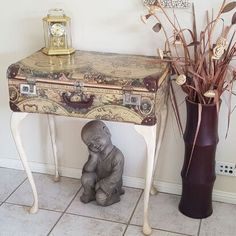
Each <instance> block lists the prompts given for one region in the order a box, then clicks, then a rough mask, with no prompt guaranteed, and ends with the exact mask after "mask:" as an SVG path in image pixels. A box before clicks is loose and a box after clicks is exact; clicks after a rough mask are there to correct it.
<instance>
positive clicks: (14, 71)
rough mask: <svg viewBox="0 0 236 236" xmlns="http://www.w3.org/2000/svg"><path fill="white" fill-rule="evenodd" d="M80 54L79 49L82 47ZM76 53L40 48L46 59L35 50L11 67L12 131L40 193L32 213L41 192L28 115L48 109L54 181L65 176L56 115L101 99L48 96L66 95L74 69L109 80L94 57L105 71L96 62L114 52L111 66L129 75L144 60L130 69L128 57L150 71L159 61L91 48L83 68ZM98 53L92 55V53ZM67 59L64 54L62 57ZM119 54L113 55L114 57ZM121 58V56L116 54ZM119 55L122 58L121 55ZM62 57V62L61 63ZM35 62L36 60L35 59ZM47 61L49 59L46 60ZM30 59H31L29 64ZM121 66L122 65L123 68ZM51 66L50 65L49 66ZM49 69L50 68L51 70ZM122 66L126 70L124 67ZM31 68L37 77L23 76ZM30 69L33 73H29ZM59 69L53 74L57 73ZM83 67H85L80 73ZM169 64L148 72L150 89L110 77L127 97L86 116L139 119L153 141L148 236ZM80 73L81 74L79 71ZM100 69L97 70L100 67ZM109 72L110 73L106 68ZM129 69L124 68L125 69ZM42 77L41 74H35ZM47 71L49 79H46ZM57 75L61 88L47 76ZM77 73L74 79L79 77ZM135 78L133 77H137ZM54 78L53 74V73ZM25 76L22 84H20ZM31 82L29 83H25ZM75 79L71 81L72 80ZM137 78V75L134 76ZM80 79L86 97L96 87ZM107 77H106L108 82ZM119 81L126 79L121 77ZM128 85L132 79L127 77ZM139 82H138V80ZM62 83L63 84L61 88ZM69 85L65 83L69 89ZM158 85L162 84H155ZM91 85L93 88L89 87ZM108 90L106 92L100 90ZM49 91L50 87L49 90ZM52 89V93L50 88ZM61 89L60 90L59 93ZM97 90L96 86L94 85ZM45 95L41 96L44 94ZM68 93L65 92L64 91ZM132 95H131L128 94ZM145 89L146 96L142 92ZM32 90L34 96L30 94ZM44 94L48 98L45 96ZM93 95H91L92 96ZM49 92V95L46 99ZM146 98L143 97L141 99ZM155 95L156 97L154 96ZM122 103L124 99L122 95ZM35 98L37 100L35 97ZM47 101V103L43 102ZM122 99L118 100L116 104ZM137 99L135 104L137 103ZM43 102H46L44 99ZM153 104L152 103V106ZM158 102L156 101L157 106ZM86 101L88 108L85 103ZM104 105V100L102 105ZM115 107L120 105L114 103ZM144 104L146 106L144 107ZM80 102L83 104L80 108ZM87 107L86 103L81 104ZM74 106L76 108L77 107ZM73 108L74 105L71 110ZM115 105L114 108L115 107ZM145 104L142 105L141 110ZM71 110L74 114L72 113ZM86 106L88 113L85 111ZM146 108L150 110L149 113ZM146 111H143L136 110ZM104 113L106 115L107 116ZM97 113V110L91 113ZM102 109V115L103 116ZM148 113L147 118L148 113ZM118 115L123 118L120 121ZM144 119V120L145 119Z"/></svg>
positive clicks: (147, 185) (139, 127)
mask: <svg viewBox="0 0 236 236" xmlns="http://www.w3.org/2000/svg"><path fill="white" fill-rule="evenodd" d="M76 53H77V52H76ZM76 53H75V54H74V56H64V57H48V56H45V55H43V54H41V53H40V52H37V53H36V54H38V55H39V56H40V57H43V60H39V59H38V55H37V56H35V54H33V56H32V58H34V60H31V59H30V60H29V58H30V57H28V58H26V60H25V61H24V60H23V61H20V62H18V63H16V64H13V65H11V66H10V67H9V69H8V78H9V91H10V106H11V109H12V110H13V111H14V112H13V113H12V117H11V130H12V134H13V137H14V140H15V143H16V146H17V149H18V152H19V156H20V158H21V161H22V163H23V166H24V169H25V171H26V174H27V177H28V179H29V182H30V185H31V188H32V192H33V196H34V203H33V205H32V207H31V208H30V213H36V212H37V211H38V194H37V189H36V186H35V182H34V178H33V176H32V173H31V170H30V167H29V164H28V160H27V155H26V153H25V151H24V147H23V145H22V140H21V136H20V133H19V127H20V124H21V122H22V121H23V120H24V119H26V117H27V116H28V114H29V113H31V112H33V113H44V114H45V113H46V114H47V116H48V123H49V130H50V135H51V141H52V146H53V154H54V160H55V176H54V180H55V181H59V180H60V177H59V172H58V158H57V145H56V127H55V122H54V114H56V115H58V112H59V111H60V113H59V115H64V116H77V117H78V118H80V117H82V118H83V117H84V113H83V112H84V111H87V110H89V109H90V105H91V104H90V105H89V106H88V104H87V103H91V102H92V103H93V102H94V103H93V105H94V107H96V104H97V103H96V99H95V100H93V99H94V95H90V96H88V97H89V98H88V99H87V100H82V102H81V101H80V102H79V103H78V102H73V101H72V100H70V99H69V101H68V100H67V98H71V96H67V97H66V100H63V99H65V98H64V97H63V96H64V95H62V97H63V99H61V98H60V99H61V100H63V101H61V100H60V103H59V102H58V101H57V102H58V103H55V102H54V103H52V105H51V101H50V102H49V100H50V99H48V97H49V94H50V93H53V98H54V97H56V96H59V95H60V96H61V93H60V91H59V87H60V86H61V85H63V86H64V84H65V83H69V82H70V77H69V76H70V73H71V75H72V76H74V77H76V75H78V73H80V71H86V70H87V71H88V72H89V73H90V74H89V73H87V71H86V72H85V74H84V77H83V79H85V80H86V79H88V80H89V81H91V80H93V81H95V80H96V82H97V81H100V80H102V79H104V74H98V75H97V74H96V75H94V73H95V72H94V71H92V72H91V68H93V66H91V67H88V66H87V65H91V62H93V61H94V65H96V68H97V69H98V68H99V69H100V70H101V68H100V67H101V66H100V67H99V66H98V65H97V64H96V63H97V62H98V61H99V63H100V64H103V63H107V61H106V59H107V57H109V63H110V61H111V63H112V64H111V65H112V66H113V67H114V68H111V70H112V73H113V74H115V75H117V74H118V73H121V74H122V72H124V71H125V73H128V74H131V75H132V73H133V74H135V72H136V69H135V68H136V67H137V66H139V65H142V63H140V64H139V63H138V64H137V63H136V64H135V65H134V68H133V69H132V70H131V69H130V71H128V68H130V67H131V66H132V65H133V64H134V63H133V64H132V65H129V64H127V65H123V68H122V66H120V65H121V64H122V63H123V61H125V63H127V62H128V61H130V60H131V61H132V60H133V62H134V61H135V62H136V61H139V60H140V61H142V62H145V63H146V64H147V67H145V68H148V69H147V70H150V68H151V69H155V68H156V65H155V64H154V62H156V59H155V58H152V57H144V56H133V57H132V55H121V54H104V53H95V54H93V53H90V52H88V53H87V52H86V53H85V55H84V54H83V53H82V54H83V55H82V56H81V59H83V60H78V61H79V62H80V63H82V66H81V67H80V64H76V63H78V62H76V59H78V58H77V57H78V55H77V54H76ZM91 55H92V58H91ZM100 56H101V57H103V58H102V59H101V58H99V59H100V60H98V58H97V57H100ZM61 58H62V59H61ZM112 58H113V59H112ZM114 58H115V59H114ZM117 58H118V59H117ZM86 59H89V61H86ZM55 60H56V62H55ZM61 60H63V61H67V62H68V65H69V67H70V68H69V69H71V68H72V69H71V72H70V71H68V65H67V64H65V65H63V64H61ZM32 61H33V62H34V63H35V64H34V63H32ZM45 61H46V62H45ZM26 62H27V63H28V64H27V63H26ZM56 63H59V65H60V67H61V71H62V70H63V71H65V72H64V73H63V74H62V73H61V72H58V70H55V68H53V66H51V65H55V64H56ZM32 65H37V66H39V65H40V66H41V68H40V70H39V69H38V70H37V71H35V70H31V69H27V70H26V69H25V67H27V68H29V67H33V66H32ZM119 66H120V67H119ZM47 67H48V68H49V69H50V70H49V71H47ZM45 68H46V69H45ZM121 68H122V69H123V71H121ZM25 71H26V72H27V73H29V75H31V77H33V79H32V78H28V77H27V76H26V77H27V79H25V77H24V76H22V73H25ZM29 71H30V72H29ZM52 71H53V73H52ZM78 71H79V72H78ZM168 71H169V70H168V68H167V67H166V69H165V70H162V71H161V74H159V76H157V77H155V76H154V77H153V76H147V77H145V78H144V83H145V86H146V87H147V88H146V89H145V88H140V87H139V90H138V93H137V94H134V93H132V92H133V91H131V90H130V87H128V86H124V87H122V91H120V90H119V89H118V86H117V85H116V84H114V82H112V83H113V84H112V86H111V85H110V84H108V83H109V82H110V81H111V80H109V79H110V77H109V78H108V79H107V77H105V79H107V81H105V82H106V85H107V84H108V85H107V86H109V89H110V87H112V89H113V90H114V89H117V90H116V92H115V95H113V96H120V97H121V98H122V96H123V103H121V104H114V105H111V104H108V105H106V106H98V107H97V108H96V109H97V110H96V112H94V109H95V108H93V109H91V111H89V112H88V114H89V115H88V116H86V117H85V118H87V119H102V120H107V121H109V120H111V121H114V120H116V121H119V120H120V121H122V122H129V123H133V124H134V128H135V130H136V131H137V132H138V133H139V134H140V135H142V136H143V138H144V140H145V142H146V145H147V167H146V177H145V179H146V182H145V190H144V221H143V233H144V234H145V235H150V234H151V232H152V229H151V227H150V224H149V219H148V208H149V194H152V195H155V194H157V189H156V188H155V186H154V184H153V177H154V173H155V167H156V164H157V159H158V156H159V151H160V147H161V144H162V140H163V135H164V131H165V126H166V118H167V94H168V83H167V78H168ZM76 73H77V74H76ZM96 73H98V72H97V70H96ZM106 73H107V74H109V73H108V72H106ZM123 74H124V73H123ZM36 75H37V76H38V75H39V76H38V77H37V78H36V79H35V76H36ZM45 76H46V79H45ZM50 76H52V77H53V78H54V77H55V76H57V77H56V79H58V80H57V85H56V86H55V87H52V86H51V80H47V78H49V77H50ZM74 77H73V78H74ZM131 77H132V76H131ZM50 78H51V77H50ZM19 81H20V83H19ZM25 81H27V83H26V82H25ZM42 81H43V83H44V84H46V87H44V89H43V90H42V87H41V86H42ZM68 81H69V82H68ZM132 81H133V77H132ZM78 82H79V84H80V86H79V87H78V86H75V90H76V94H77V95H78V96H80V98H81V97H82V96H85V95H86V94H85V93H89V91H90V90H91V86H90V87H89V86H88V88H81V80H79V81H78V80H77V83H76V85H77V84H78ZM102 82H104V80H103V81H102ZM99 83H100V82H97V85H96V88H98V89H99V91H97V90H96V92H97V93H100V94H102V95H98V97H99V96H100V100H99V99H98V101H101V96H102V97H104V96H105V95H106V91H107V90H106V89H108V87H106V86H105V85H104V84H102V85H101V84H99ZM118 83H121V82H120V81H119V80H118ZM125 83H126V84H125V85H127V81H126V82H125ZM132 83H133V82H132ZM135 84H138V85H139V86H140V84H139V81H138V79H136V80H135ZM60 88H61V87H60ZM65 88H67V87H63V89H64V90H65ZM128 88H129V91H128V93H127V89H128ZM153 88H156V89H153ZM89 89H90V90H89ZM101 89H102V93H101V92H100V90H101ZM45 91H46V92H45ZM48 91H49V92H48ZM55 91H56V92H55ZM93 91H94V90H93ZM39 94H40V96H39ZM63 94H64V93H63ZM127 94H128V95H127ZM140 94H141V95H140ZM28 95H29V96H28ZM43 96H44V97H43ZM86 96H87V95H86ZM45 97H47V99H45ZM130 97H131V100H129V101H128V103H129V104H126V103H125V102H127V101H126V100H127V98H130ZM138 99H140V100H138ZM152 99H153V100H152ZM38 100H40V103H38ZM117 100H118V101H119V102H120V99H117ZM137 100H138V101H137ZM32 101H33V102H32ZM42 101H43V102H42ZM115 102H117V101H116V100H115V101H114V103H115ZM132 102H133V103H132ZM41 103H42V104H43V105H42V104H41ZM150 104H151V105H150ZM152 104H153V105H152ZM82 105H83V107H82ZM100 105H101V104H100ZM113 106H114V107H113ZM141 106H143V107H141ZM78 107H79V108H78ZM81 107H82V108H81ZM72 108H73V111H72V110H71V109H72ZM66 109H68V110H66ZM109 109H110V110H109ZM116 109H117V110H118V111H116V112H117V114H119V119H118V118H117V115H114V114H112V115H111V113H113V111H114V112H115V110H116ZM137 109H139V110H137ZM68 111H69V112H70V113H69V112H68ZM81 111H83V112H81ZM145 111H148V112H147V113H145ZM135 112H136V113H138V112H140V114H139V113H138V114H136V113H135ZM101 113H102V115H101ZM91 114H92V115H91ZM98 114H99V115H98ZM142 116H144V118H142ZM117 119H118V120H117ZM142 119H143V121H142Z"/></svg>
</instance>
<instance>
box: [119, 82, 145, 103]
mask: <svg viewBox="0 0 236 236" xmlns="http://www.w3.org/2000/svg"><path fill="white" fill-rule="evenodd" d="M122 89H123V105H133V106H140V103H141V95H137V94H133V93H132V91H133V88H132V87H131V86H124V87H123V88H122Z"/></svg>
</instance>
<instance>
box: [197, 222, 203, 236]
mask: <svg viewBox="0 0 236 236" xmlns="http://www.w3.org/2000/svg"><path fill="white" fill-rule="evenodd" d="M201 226H202V219H201V220H200V223H199V227H198V232H197V236H199V235H200V231H201Z"/></svg>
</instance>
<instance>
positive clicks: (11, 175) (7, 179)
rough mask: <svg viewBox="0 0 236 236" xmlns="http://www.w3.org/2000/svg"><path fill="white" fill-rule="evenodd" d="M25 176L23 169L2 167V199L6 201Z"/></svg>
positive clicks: (0, 179)
mask: <svg viewBox="0 0 236 236" xmlns="http://www.w3.org/2000/svg"><path fill="white" fill-rule="evenodd" d="M25 178H26V174H25V173H24V171H22V170H13V169H7V168H0V189H1V191H0V201H4V200H5V199H6V198H7V197H8V196H9V195H10V194H11V193H12V192H13V191H14V190H15V189H16V188H17V187H18V186H19V185H20V184H21V183H22V181H23V180H24V179H25Z"/></svg>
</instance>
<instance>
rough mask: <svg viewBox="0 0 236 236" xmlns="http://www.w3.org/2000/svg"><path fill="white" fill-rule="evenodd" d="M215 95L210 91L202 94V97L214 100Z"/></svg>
mask: <svg viewBox="0 0 236 236" xmlns="http://www.w3.org/2000/svg"><path fill="white" fill-rule="evenodd" d="M215 95H216V93H215V91H214V90H212V89H210V90H208V91H206V92H205V93H204V96H205V97H207V98H214V97H215Z"/></svg>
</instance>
